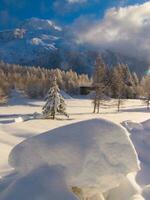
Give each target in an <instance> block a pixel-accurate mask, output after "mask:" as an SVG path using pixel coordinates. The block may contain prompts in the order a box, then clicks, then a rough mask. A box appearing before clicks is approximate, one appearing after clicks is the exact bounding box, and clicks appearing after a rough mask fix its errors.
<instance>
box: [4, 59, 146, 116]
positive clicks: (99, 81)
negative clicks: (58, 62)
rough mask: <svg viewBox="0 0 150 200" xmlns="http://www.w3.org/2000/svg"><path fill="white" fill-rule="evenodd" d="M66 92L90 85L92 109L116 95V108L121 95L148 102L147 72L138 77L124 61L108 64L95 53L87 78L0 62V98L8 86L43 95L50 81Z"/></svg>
mask: <svg viewBox="0 0 150 200" xmlns="http://www.w3.org/2000/svg"><path fill="white" fill-rule="evenodd" d="M54 76H55V77H56V79H57V84H58V87H59V88H60V89H61V90H64V91H65V92H67V93H69V94H79V89H80V86H83V85H85V86H86V85H88V86H89V85H91V86H92V88H93V91H94V95H93V105H94V110H93V112H94V113H95V112H98V113H99V111H100V106H101V103H102V100H104V99H105V98H108V97H110V98H115V99H117V107H118V111H119V110H120V105H121V104H122V101H123V100H124V99H127V98H130V99H134V98H142V99H143V100H145V102H146V103H147V108H148V109H149V106H150V74H147V75H146V74H145V76H144V77H139V76H138V75H137V74H136V73H135V72H132V71H130V69H129V67H128V66H127V65H126V64H123V63H118V64H117V65H116V66H113V67H112V68H111V67H108V66H107V65H106V64H105V63H104V61H103V60H102V59H101V57H99V56H98V57H97V59H96V61H95V67H94V71H93V75H92V77H91V78H89V77H88V75H86V74H77V73H76V72H74V71H72V70H69V71H64V70H60V69H46V68H41V67H28V66H20V65H16V64H7V63H4V62H0V102H1V101H5V99H6V98H7V96H9V94H10V90H11V89H18V90H22V91H23V92H24V93H25V94H26V95H27V96H28V97H30V98H41V97H42V98H43V97H45V96H46V94H47V92H48V90H49V88H50V87H51V86H52V84H53V78H54Z"/></svg>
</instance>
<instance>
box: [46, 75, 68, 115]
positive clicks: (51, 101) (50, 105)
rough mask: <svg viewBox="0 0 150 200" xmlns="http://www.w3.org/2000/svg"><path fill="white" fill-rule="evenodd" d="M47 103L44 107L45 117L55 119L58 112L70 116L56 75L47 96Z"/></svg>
mask: <svg viewBox="0 0 150 200" xmlns="http://www.w3.org/2000/svg"><path fill="white" fill-rule="evenodd" d="M45 100H46V104H45V105H44V107H43V116H44V118H46V119H48V118H52V119H55V116H56V114H57V113H59V114H63V115H65V116H67V117H68V114H67V113H66V104H65V100H64V99H63V97H62V95H61V94H60V90H59V88H58V85H57V81H56V77H54V81H53V85H52V87H51V88H50V89H49V91H48V94H47V96H46V98H45Z"/></svg>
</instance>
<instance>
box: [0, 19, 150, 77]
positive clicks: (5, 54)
mask: <svg viewBox="0 0 150 200" xmlns="http://www.w3.org/2000/svg"><path fill="white" fill-rule="evenodd" d="M98 53H99V54H101V56H102V57H103V59H104V60H105V62H106V63H107V64H108V65H109V66H111V65H115V64H116V63H118V62H123V63H126V64H128V65H129V67H130V68H131V69H132V70H134V71H136V72H138V73H143V72H144V71H145V70H146V69H147V66H148V63H147V62H146V61H143V60H138V59H137V58H133V57H129V56H125V55H122V54H121V53H116V52H113V51H110V50H105V49H103V50H99V49H96V48H95V47H92V46H91V45H89V44H79V43H77V42H76V38H75V35H74V34H73V33H72V32H71V31H70V30H69V28H66V27H63V28H62V27H60V26H57V25H56V24H55V23H54V22H52V21H50V20H43V19H38V18H31V19H28V20H25V21H24V22H23V23H22V24H21V25H20V26H19V27H18V28H16V29H13V30H5V31H1V32H0V60H3V61H4V62H8V63H14V64H21V65H30V66H31V65H34V66H41V67H48V68H52V67H53V68H56V67H59V68H61V69H64V70H66V69H69V68H71V69H73V70H75V71H77V72H78V73H88V74H91V73H92V70H93V66H94V62H95V58H96V56H97V54H98Z"/></svg>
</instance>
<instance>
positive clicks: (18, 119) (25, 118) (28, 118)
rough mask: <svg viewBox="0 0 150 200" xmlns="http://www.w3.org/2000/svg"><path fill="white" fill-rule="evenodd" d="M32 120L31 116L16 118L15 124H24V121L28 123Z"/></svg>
mask: <svg viewBox="0 0 150 200" xmlns="http://www.w3.org/2000/svg"><path fill="white" fill-rule="evenodd" d="M30 119H31V117H30V116H20V117H17V118H15V122H16V123H18V122H24V121H28V120H30Z"/></svg>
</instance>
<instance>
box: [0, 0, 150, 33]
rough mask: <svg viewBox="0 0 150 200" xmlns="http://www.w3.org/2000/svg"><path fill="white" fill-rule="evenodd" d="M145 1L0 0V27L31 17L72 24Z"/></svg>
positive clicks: (13, 25) (144, 0) (14, 24)
mask: <svg viewBox="0 0 150 200" xmlns="http://www.w3.org/2000/svg"><path fill="white" fill-rule="evenodd" d="M144 2H146V0H53V1H51V0H0V29H1V30H2V29H9V28H14V27H17V26H18V25H19V24H20V23H21V21H23V20H25V19H28V18H31V17H38V18H44V19H52V20H54V21H56V22H57V23H59V24H65V25H66V24H67V25H70V24H72V23H74V22H75V21H76V20H77V19H79V18H80V17H87V16H89V17H92V18H93V19H94V20H96V19H97V18H98V19H99V18H102V17H103V15H104V13H105V12H106V10H107V9H109V8H111V7H120V6H124V7H125V6H128V5H135V4H142V3H144Z"/></svg>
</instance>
